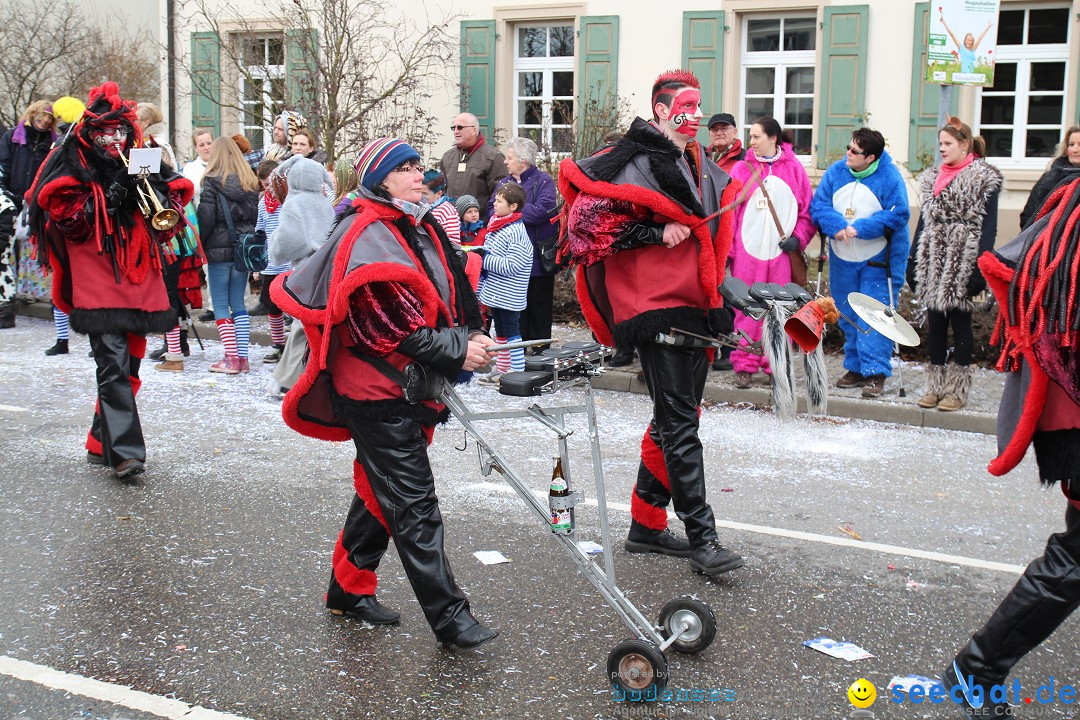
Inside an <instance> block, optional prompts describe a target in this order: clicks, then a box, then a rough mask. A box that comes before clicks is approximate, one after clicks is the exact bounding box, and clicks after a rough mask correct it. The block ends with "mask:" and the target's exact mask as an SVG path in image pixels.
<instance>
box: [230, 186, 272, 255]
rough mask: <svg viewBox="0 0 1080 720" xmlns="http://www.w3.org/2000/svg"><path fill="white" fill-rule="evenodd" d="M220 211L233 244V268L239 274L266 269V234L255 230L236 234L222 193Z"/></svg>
mask: <svg viewBox="0 0 1080 720" xmlns="http://www.w3.org/2000/svg"><path fill="white" fill-rule="evenodd" d="M219 197H220V199H221V210H222V212H223V213H224V214H225V225H226V226H227V227H228V228H229V237H230V238H232V243H233V267H234V268H236V269H237V270H239V271H240V272H249V273H257V272H262V271H263V270H265V269H266V266H267V265H268V264H269V261H268V259H267V256H266V232H265V231H263V230H255V231H254V232H249V233H239V234H238V233H237V232H236V226H235V225H234V224H233V216H232V208H230V207H229V201H228V200H226V199H225V195H224V193H222V194H221V195H220V196H219Z"/></svg>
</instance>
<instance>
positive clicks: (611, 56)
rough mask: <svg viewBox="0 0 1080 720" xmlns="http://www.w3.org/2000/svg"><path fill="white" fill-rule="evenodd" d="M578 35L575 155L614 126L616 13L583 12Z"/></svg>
mask: <svg viewBox="0 0 1080 720" xmlns="http://www.w3.org/2000/svg"><path fill="white" fill-rule="evenodd" d="M579 27H580V30H579V36H578V40H579V42H578V77H577V82H578V107H577V109H576V112H577V121H578V137H577V140H576V142H575V146H576V147H575V148H574V153H575V155H587V154H589V153H591V152H592V151H593V150H595V149H596V148H597V147H598V146H599V145H600V138H602V137H603V136H604V133H606V132H607V131H608V130H614V129H615V123H616V121H617V111H616V104H617V102H618V99H619V98H618V94H619V90H618V86H619V17H618V16H617V15H583V16H582V17H581V19H580V25H579Z"/></svg>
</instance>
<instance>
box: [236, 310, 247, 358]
mask: <svg viewBox="0 0 1080 720" xmlns="http://www.w3.org/2000/svg"><path fill="white" fill-rule="evenodd" d="M233 323H234V324H235V325H236V354H237V355H239V356H240V357H242V358H246V357H247V356H248V341H249V340H250V338H251V318H250V317H248V314H247V313H242V314H237V315H233Z"/></svg>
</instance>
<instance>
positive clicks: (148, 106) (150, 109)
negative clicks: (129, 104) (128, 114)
mask: <svg viewBox="0 0 1080 720" xmlns="http://www.w3.org/2000/svg"><path fill="white" fill-rule="evenodd" d="M135 115H136V117H138V119H139V124H140V125H142V126H143V129H146V128H148V127H150V126H151V125H157V124H158V123H161V122H164V121H165V117H164V116H163V115H162V114H161V110H160V109H159V108H158V106H157V105H155V104H154V103H148V102H141V103H139V104H138V105H136V106H135Z"/></svg>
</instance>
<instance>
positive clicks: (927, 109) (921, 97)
mask: <svg viewBox="0 0 1080 720" xmlns="http://www.w3.org/2000/svg"><path fill="white" fill-rule="evenodd" d="M929 23H930V3H928V2H921V3H915V55H914V57H912V59H911V131H910V133H909V134H908V170H910V171H912V172H916V171H918V170H922V169H923V167H925V163H924V162H923V161H924V160H927V159H929V158H933V157H934V153H935V152H937V132H938V126H937V122H938V108H939V107H940V106H941V86H940V85H934V84H931V83H928V82H926V42H927V40H926V38H927V29H928V25H929ZM959 95H960V93H958V92H953V102H952V109H951V111H950V112H951V113H952V114H953V115H955V114H956V104H957V101H958V96H959ZM931 164H933V163H931Z"/></svg>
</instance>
